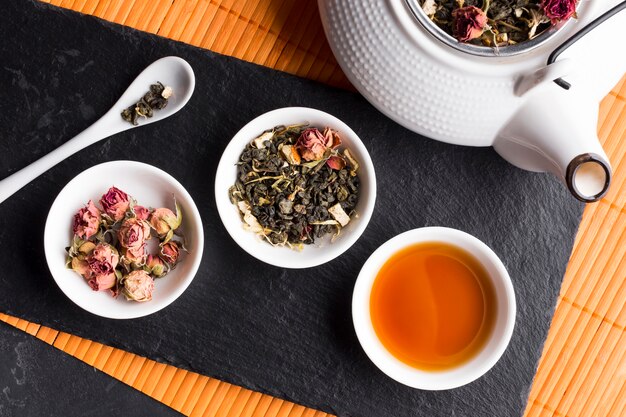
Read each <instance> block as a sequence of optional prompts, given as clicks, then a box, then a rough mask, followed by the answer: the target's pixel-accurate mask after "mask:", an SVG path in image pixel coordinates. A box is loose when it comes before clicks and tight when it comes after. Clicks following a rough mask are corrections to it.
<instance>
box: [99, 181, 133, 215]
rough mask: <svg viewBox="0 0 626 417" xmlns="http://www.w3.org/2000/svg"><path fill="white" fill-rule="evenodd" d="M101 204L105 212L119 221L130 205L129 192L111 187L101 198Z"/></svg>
mask: <svg viewBox="0 0 626 417" xmlns="http://www.w3.org/2000/svg"><path fill="white" fill-rule="evenodd" d="M100 205H101V206H102V208H103V209H104V212H105V213H106V214H108V215H109V216H111V218H112V219H113V220H114V221H116V222H117V221H120V220H122V219H123V218H124V214H125V213H126V210H128V207H129V206H130V201H129V200H128V194H126V193H125V192H124V191H122V190H120V189H119V188H117V187H111V188H109V191H107V192H106V194H104V195H103V196H102V198H101V199H100Z"/></svg>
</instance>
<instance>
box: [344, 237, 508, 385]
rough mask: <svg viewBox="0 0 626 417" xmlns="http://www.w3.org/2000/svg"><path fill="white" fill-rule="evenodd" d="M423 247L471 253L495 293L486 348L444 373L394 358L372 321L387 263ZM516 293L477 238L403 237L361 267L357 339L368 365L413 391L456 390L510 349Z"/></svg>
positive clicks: (356, 300)
mask: <svg viewBox="0 0 626 417" xmlns="http://www.w3.org/2000/svg"><path fill="white" fill-rule="evenodd" d="M421 242H445V243H451V244H453V245H456V246H458V247H461V248H462V249H465V250H466V251H468V252H469V253H471V254H472V255H473V256H474V257H475V258H476V259H477V260H478V261H479V262H481V264H482V265H483V266H484V267H485V269H486V270H487V272H488V275H489V276H490V278H491V279H492V282H493V284H494V288H495V290H496V302H497V310H498V313H497V318H496V323H495V325H494V329H493V330H492V333H491V336H490V339H489V341H488V342H487V344H486V345H485V346H484V347H483V349H482V350H481V351H480V352H479V353H478V354H477V355H476V356H474V357H473V358H472V359H470V360H469V361H468V362H466V363H463V364H461V365H460V366H458V367H455V368H452V369H450V370H445V371H436V372H435V371H424V370H420V369H417V368H414V367H411V366H409V365H407V364H405V363H404V362H402V361H400V360H399V359H397V358H396V357H395V356H393V355H392V354H391V353H390V352H389V351H388V350H387V349H386V348H385V347H384V346H383V344H382V343H381V342H380V340H379V339H378V337H377V335H376V332H375V330H374V327H373V325H372V321H371V317H370V296H371V290H372V285H373V283H374V281H375V279H376V276H377V274H378V271H379V270H380V268H381V267H382V266H383V265H384V263H385V262H386V261H387V260H388V259H389V258H390V256H392V255H393V254H394V253H397V252H398V251H399V250H401V249H403V248H405V247H407V246H410V245H413V244H416V243H421ZM515 317H516V301H515V291H514V289H513V284H512V282H511V278H510V277H509V274H508V272H507V270H506V268H505V267H504V265H503V264H502V261H501V260H500V258H498V256H497V255H496V254H495V252H493V250H491V248H489V247H488V246H487V245H486V244H485V243H483V242H482V241H481V240H479V239H478V238H476V237H474V236H472V235H470V234H468V233H465V232H462V231H460V230H457V229H451V228H447V227H423V228H418V229H413V230H409V231H407V232H404V233H401V234H399V235H397V236H395V237H394V238H392V239H390V240H388V241H387V242H385V243H384V244H383V245H381V246H380V247H379V248H378V249H376V251H374V253H372V255H371V256H370V257H369V258H368V260H367V261H366V262H365V264H364V265H363V268H362V269H361V272H360V273H359V276H358V278H357V281H356V284H355V286H354V293H353V296H352V320H353V324H354V328H355V331H356V334H357V338H358V339H359V342H360V344H361V346H362V347H363V350H364V351H365V353H366V354H367V356H368V357H369V358H370V360H371V361H372V362H373V363H374V364H375V365H376V366H377V367H378V368H379V369H380V370H381V371H383V372H384V373H385V374H387V375H388V376H389V377H390V378H392V379H394V380H396V381H398V382H400V383H402V384H404V385H407V386H409V387H412V388H419V389H422V390H429V391H437V390H446V389H452V388H457V387H460V386H462V385H465V384H468V383H470V382H472V381H474V380H476V379H478V378H480V377H481V376H482V375H484V374H485V373H487V371H489V370H490V369H491V368H492V367H493V366H494V365H495V364H496V362H498V360H499V359H500V357H501V356H502V354H503V353H504V351H505V350H506V348H507V346H508V344H509V342H510V340H511V336H512V334H513V328H514V326H515Z"/></svg>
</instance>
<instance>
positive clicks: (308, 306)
mask: <svg viewBox="0 0 626 417" xmlns="http://www.w3.org/2000/svg"><path fill="white" fill-rule="evenodd" d="M0 39H1V43H0V56H1V57H2V58H1V61H0V62H1V65H0V91H1V92H2V93H1V97H2V100H0V178H3V177H5V176H7V175H9V174H10V173H12V172H15V171H16V170H18V169H20V168H22V167H24V166H26V165H27V164H28V163H30V162H33V161H34V160H35V159H37V158H39V157H41V156H43V155H44V154H46V153H47V152H49V151H51V150H52V149H54V148H55V147H57V146H59V145H60V144H62V143H63V142H65V141H67V140H68V139H70V138H71V137H72V136H74V135H75V134H77V133H79V132H80V131H81V130H83V129H84V128H86V127H87V126H89V125H90V124H91V123H92V122H94V121H95V120H96V119H97V118H98V117H99V116H100V115H101V114H104V112H105V111H106V110H108V108H109V107H110V106H111V104H112V103H114V102H115V101H116V99H117V98H118V97H119V95H121V93H122V92H123V91H124V90H125V88H126V86H127V85H128V84H129V83H130V82H131V81H132V80H133V78H134V77H135V76H136V75H137V74H138V73H139V72H140V71H141V70H142V69H143V68H144V67H145V66H147V65H148V64H150V63H151V62H152V61H154V60H156V59H158V58H160V57H163V56H167V55H178V56H181V57H183V58H185V59H186V60H188V61H189V63H190V64H191V65H192V67H193V69H194V71H195V73H196V77H197V84H196V92H195V93H194V96H193V97H192V98H191V100H190V102H189V103H188V105H187V107H186V108H185V109H184V110H182V111H181V112H179V113H178V114H176V115H175V116H173V117H171V118H169V119H168V120H167V121H165V122H162V123H157V124H153V125H149V126H146V127H142V128H140V129H133V130H131V131H128V132H126V133H123V134H119V135H116V136H115V137H114V138H111V139H110V140H107V141H103V142H100V143H97V144H95V145H93V146H91V147H89V148H87V149H85V150H83V151H82V152H80V153H78V154H76V155H74V156H73V157H71V158H70V159H68V160H66V161H64V162H62V163H61V164H59V165H58V166H56V167H55V168H53V169H51V170H50V171H49V172H47V173H46V174H45V175H43V176H41V177H40V178H38V179H37V180H35V181H33V182H32V183H31V184H29V185H28V186H26V187H25V188H24V189H22V190H21V191H19V192H18V193H16V194H15V195H14V196H13V197H11V198H10V199H8V200H7V201H6V202H4V203H3V204H2V205H0V260H1V261H2V265H4V266H5V267H4V269H3V271H2V272H0V309H1V310H3V311H5V312H7V313H10V314H14V315H17V316H19V317H22V318H25V319H30V320H32V321H35V322H37V323H43V324H46V325H49V326H50V327H53V328H55V329H59V330H64V331H68V332H70V333H74V334H77V335H80V336H83V337H87V338H90V339H94V340H98V341H101V342H104V343H107V344H110V345H113V346H116V347H119V348H123V349H126V350H129V351H132V352H135V353H139V354H142V355H145V356H148V357H150V358H153V359H157V360H160V361H163V362H166V363H170V364H174V365H177V366H181V367H184V368H187V369H191V370H194V371H198V372H200V373H202V374H205V375H209V376H213V377H216V378H219V379H222V380H226V381H228V382H232V383H235V384H238V385H242V386H245V387H247V388H251V389H254V390H258V391H262V392H265V393H269V394H272V395H275V396H278V397H281V398H286V399H289V400H292V401H295V402H297V403H300V404H304V405H307V406H311V407H314V408H318V409H322V410H324V411H327V412H333V413H336V414H339V415H341V416H360V417H374V416H375V417H385V416H389V417H404V416H451V415H455V416H473V417H482V416H484V417H487V416H489V417H492V416H498V417H507V416H519V415H521V414H522V412H523V408H524V405H525V403H526V398H527V394H528V389H529V387H530V383H531V381H532V377H533V375H534V372H535V368H536V364H537V361H538V359H539V356H540V353H541V349H542V345H543V341H544V339H545V336H546V332H547V329H548V326H549V323H550V318H551V315H552V311H553V307H554V303H555V300H556V297H557V294H558V290H559V287H560V282H561V278H562V276H563V273H564V271H565V267H566V264H567V261H568V258H569V254H570V250H571V247H572V243H573V239H574V235H575V232H576V229H577V227H578V222H579V220H580V215H581V213H582V207H583V206H582V205H581V204H579V203H577V202H576V201H574V199H573V198H571V197H570V196H569V195H568V193H567V191H566V190H565V188H564V187H563V186H561V185H560V184H559V183H558V182H557V180H556V179H555V178H553V177H550V176H548V175H543V174H532V173H528V172H523V171H521V170H518V169H516V168H514V167H512V166H511V165H509V164H507V163H506V162H505V161H503V160H502V159H500V158H499V157H498V156H497V154H496V153H495V152H494V151H493V150H491V149H484V148H483V149H476V148H464V147H458V146H451V145H447V144H443V143H439V142H435V141H430V140H426V139H424V138H421V137H419V136H418V135H416V134H413V133H411V132H409V131H407V130H406V129H404V128H402V127H400V126H398V125H397V124H395V123H393V122H392V121H390V120H388V119H386V118H385V117H384V116H382V115H381V114H380V113H378V112H377V111H376V110H375V109H374V108H372V107H371V106H370V105H369V104H368V103H367V102H366V101H365V100H364V99H363V98H362V97H360V96H359V95H357V94H354V93H350V92H345V91H341V90H336V89H332V88H329V87H327V86H324V85H321V84H318V83H315V82H312V81H308V80H304V79H299V78H296V77H293V76H290V75H287V74H283V73H280V72H277V71H273V70H270V69H266V68H262V67H259V66H255V65H252V64H248V63H244V62H242V61H239V60H236V59H232V58H229V57H224V56H220V55H216V54H214V53H211V52H208V51H203V50H199V49H196V48H193V47H189V46H186V45H183V44H179V43H175V42H171V41H168V40H165V39H162V38H158V37H154V36H151V35H148V34H144V33H139V32H136V31H134V30H132V29H128V28H124V27H120V26H114V25H111V24H108V23H106V22H102V21H100V20H98V19H95V18H91V17H86V16H80V15H79V14H76V13H73V12H67V11H61V10H59V9H55V8H51V7H48V6H45V5H41V4H35V3H29V2H25V1H9V2H6V1H3V2H0ZM284 106H309V107H315V108H319V109H321V110H324V111H327V112H329V113H331V114H334V115H336V116H337V117H339V118H340V119H342V120H344V121H345V122H346V123H347V124H348V125H350V126H351V127H352V128H353V129H354V130H355V131H356V132H357V134H359V135H360V136H361V138H362V139H363V141H364V142H365V145H366V147H367V148H368V150H369V152H370V154H371V157H372V160H373V162H374V165H375V167H376V175H377V180H378V199H377V205H376V209H375V212H374V215H373V217H372V220H371V222H370V225H369V227H368V228H367V230H366V232H365V233H364V235H363V236H362V237H361V239H360V240H359V241H358V242H357V243H356V244H355V245H354V246H353V247H352V248H351V249H350V250H348V251H347V252H346V253H345V254H344V255H342V256H341V257H339V258H338V259H335V260H334V261H332V262H329V263H328V264H326V265H323V266H320V267H317V268H312V269H308V270H298V271H291V270H282V269H278V268H275V267H271V266H268V265H265V264H263V263H261V262H260V261H257V260H256V259H253V258H252V257H250V256H249V255H247V254H246V253H245V252H243V251H242V250H241V249H240V248H239V247H238V246H237V245H236V244H235V243H234V242H233V241H232V240H231V238H230V237H229V236H228V234H227V233H226V231H225V229H224V227H223V225H222V224H221V221H220V220H219V218H218V214H217V211H216V208H215V201H214V197H213V191H214V190H213V184H214V174H215V169H216V167H217V163H218V160H219V157H220V156H221V153H222V151H223V149H224V148H225V146H226V144H227V142H228V140H229V139H230V138H231V137H232V136H233V135H234V134H235V133H236V132H237V130H239V128H241V127H242V126H243V125H244V124H245V123H247V122H248V121H249V120H251V119H252V118H254V117H255V116H257V115H259V114H261V113H263V112H266V111H268V110H272V109H275V108H278V107H284ZM117 159H135V160H138V161H142V162H146V163H149V164H152V165H154V166H157V167H159V168H161V169H164V170H165V171H167V172H169V173H170V174H172V175H173V176H174V177H175V178H177V179H178V180H179V181H180V182H181V183H182V184H183V185H184V186H185V187H186V188H187V190H188V191H189V192H190V194H191V195H192V197H193V198H194V200H195V202H196V204H197V206H198V208H199V210H200V213H201V215H202V217H203V221H204V229H205V238H206V239H205V242H206V243H205V244H206V247H205V252H204V256H203V263H202V265H201V267H200V270H199V272H198V274H197V276H196V278H195V280H194V281H193V283H192V284H191V286H190V287H189V289H188V290H187V291H186V292H185V293H184V294H183V295H182V296H181V297H180V298H179V299H178V301H176V302H175V303H174V304H172V305H171V306H169V307H168V308H166V309H164V310H162V311H161V312H159V313H156V314H154V315H152V316H149V317H146V318H141V319H134V320H128V321H114V320H108V319H103V318H99V317H96V316H93V315H91V314H89V313H87V312H85V311H83V310H81V309H80V308H78V307H77V306H75V305H74V304H72V303H71V302H70V301H69V300H68V299H67V298H66V297H65V296H64V295H63V293H62V292H61V291H60V290H59V289H58V287H57V286H56V284H55V283H54V281H53V279H52V277H51V276H50V273H49V272H48V269H47V267H46V263H45V257H44V253H43V244H42V240H43V239H42V237H43V229H44V223H45V220H46V216H47V212H48V210H49V208H50V205H51V204H52V201H53V200H54V198H55V197H56V195H57V193H58V192H59V191H60V190H61V188H62V187H63V186H64V185H65V184H66V183H67V182H68V181H69V180H70V179H72V178H73V177H74V176H75V175H77V174H78V173H80V172H81V171H83V170H85V169H87V168H89V167H91V166H93V165H96V164H98V163H101V162H104V161H109V160H117ZM224 192H226V190H224ZM433 225H440V226H449V227H455V228H459V229H461V230H464V231H466V232H469V233H471V234H473V235H475V236H477V237H478V238H480V239H481V240H483V241H484V242H485V243H487V245H489V246H490V247H491V248H493V249H494V251H495V252H496V253H497V254H498V255H499V256H500V257H501V258H502V260H503V262H504V264H505V265H506V267H507V268H508V270H509V273H510V275H511V278H512V280H513V284H514V287H515V291H516V296H517V302H518V313H517V321H516V327H515V332H514V334H513V338H512V340H511V344H510V346H509V348H508V349H507V351H506V353H505V354H504V356H503V357H502V359H501V360H500V361H499V362H498V364H497V365H496V366H495V367H494V368H493V369H492V370H491V371H490V372H489V373H487V374H486V375H485V376H484V377H482V378H480V379H479V380H478V381H476V382H474V383H471V384H469V385H467V386H465V387H462V388H459V389H455V390H451V391H443V392H425V391H420V390H414V389H411V388H407V387H405V386H403V385H400V384H398V383H396V382H394V381H393V380H391V379H389V378H387V377H386V376H385V375H384V374H382V372H380V371H379V370H378V369H377V368H376V367H374V365H373V364H372V363H371V362H370V361H369V360H368V358H367V357H366V356H365V354H364V352H363V351H362V349H361V347H360V346H359V344H358V341H357V339H356V335H355V333H354V330H353V327H352V322H351V314H350V302H351V294H352V288H353V285H354V281H355V279H356V277H357V274H358V272H359V270H360V267H361V265H362V264H363V262H364V261H365V260H366V259H367V257H368V256H369V255H370V254H371V253H372V252H373V250H375V249H376V248H377V247H378V246H379V245H381V244H382V243H383V242H385V241H386V240H388V239H389V238H391V237H393V236H394V235H396V234H398V233H401V232H404V231H406V230H409V229H412V228H416V227H421V226H433ZM2 360H4V359H2ZM42 364H43V362H42ZM51 366H52V364H51ZM39 377H40V378H42V379H45V378H46V375H45V373H42V374H41V375H40V376H39ZM59 377H60V378H67V379H71V378H72V374H71V373H68V374H65V375H60V376H59ZM60 396H61V397H63V393H61V394H60ZM68 413H69V414H72V410H68ZM75 414H76V415H79V414H80V413H79V412H76V413H75Z"/></svg>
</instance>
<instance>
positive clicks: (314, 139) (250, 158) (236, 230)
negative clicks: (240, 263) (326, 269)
mask: <svg viewBox="0 0 626 417" xmlns="http://www.w3.org/2000/svg"><path fill="white" fill-rule="evenodd" d="M215 199H216V203H217V209H218V212H219V215H220V218H221V219H222V222H223V223H224V226H225V227H226V230H227V231H228V233H229V234H230V235H231V237H232V238H233V239H234V240H235V242H236V243H237V244H239V246H241V248H242V249H244V250H245V251H246V252H248V253H249V254H250V255H252V256H254V257H255V258H257V259H259V260H261V261H263V262H266V263H268V264H271V265H275V266H279V267H283V268H308V267H312V266H316V265H320V264H323V263H326V262H328V261H330V260H332V259H334V258H336V257H337V256H339V255H341V254H342V253H343V252H344V251H346V250H347V249H348V248H349V247H350V246H352V244H354V242H356V240H357V239H358V238H359V237H360V236H361V234H362V233H363V231H364V230H365V228H366V226H367V223H368V222H369V220H370V218H371V215H372V212H373V210H374V203H375V200H376V177H375V174H374V166H373V164H372V160H371V158H370V156H369V154H368V152H367V149H366V148H365V145H364V144H363V142H362V141H361V140H360V139H359V137H358V136H357V134H356V133H355V132H354V131H353V130H352V129H351V128H350V127H349V126H348V125H346V124H345V123H343V122H342V121H341V120H339V119H337V118H336V117H334V116H332V115H330V114H328V113H325V112H323V111H320V110H315V109H310V108H304V107H287V108H282V109H278V110H273V111H270V112H268V113H265V114H263V115H261V116H259V117H257V118H256V119H254V120H252V121H251V122H249V123H248V124H247V125H245V126H244V127H243V128H242V129H241V130H240V131H239V132H238V133H237V134H236V135H235V136H234V137H233V139H232V140H231V141H230V143H229V144H228V146H227V147H226V149H225V150H224V154H223V155H222V158H221V160H220V163H219V165H218V168H217V173H216V179H215Z"/></svg>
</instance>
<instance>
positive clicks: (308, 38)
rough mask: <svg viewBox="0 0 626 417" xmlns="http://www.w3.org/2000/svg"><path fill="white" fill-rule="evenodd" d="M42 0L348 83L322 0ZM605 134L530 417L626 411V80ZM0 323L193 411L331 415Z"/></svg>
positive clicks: (19, 323)
mask: <svg viewBox="0 0 626 417" xmlns="http://www.w3.org/2000/svg"><path fill="white" fill-rule="evenodd" d="M43 1H45V2H47V3H52V4H54V5H57V6H61V7H66V8H70V9H73V10H77V11H80V12H83V13H86V14H92V15H94V16H98V17H101V18H103V19H106V20H110V21H113V22H116V23H120V24H124V25H127V26H131V27H134V28H137V29H140V30H144V31H147V32H151V33H155V34H159V35H161V36H165V37H168V38H172V39H175V40H179V41H182V42H186V43H190V44H193V45H196V46H199V47H202V48H207V49H211V50H213V51H216V52H219V53H223V54H227V55H232V56H235V57H237V58H241V59H244V60H247V61H250V62H255V63H258V64H261V65H266V66H268V67H272V68H275V69H278V70H282V71H287V72H290V73H292V74H296V75H299V76H302V77H307V78H311V79H315V80H318V81H321V82H325V83H328V84H331V85H335V86H339V87H344V88H351V87H350V85H349V83H348V81H347V80H346V78H345V76H344V75H343V73H342V72H341V69H340V68H339V66H338V65H337V63H336V61H335V59H334V58H333V56H332V53H331V51H330V48H329V46H328V44H327V42H326V40H325V37H324V33H323V30H322V27H321V23H320V21H319V16H318V14H317V2H316V1H315V0H248V1H245V0H43ZM598 131H599V136H600V139H601V141H602V142H603V145H604V148H605V150H606V151H607V154H608V155H609V158H610V159H611V161H612V163H613V168H614V171H615V178H614V183H613V186H612V189H611V191H610V193H609V194H608V196H607V197H606V198H604V199H603V200H602V201H601V202H599V203H596V204H592V205H588V206H587V208H586V209H585V213H584V215H583V220H582V223H581V226H580V230H579V232H578V236H577V238H576V242H575V244H574V250H573V253H572V256H571V258H570V262H569V266H568V269H567V272H566V274H565V278H564V281H563V285H562V288H561V293H560V296H559V299H558V302H557V308H556V311H555V315H554V318H553V321H552V325H551V328H550V331H549V334H548V338H547V341H546V343H545V346H544V350H543V355H542V358H541V360H540V363H539V367H538V370H537V374H536V376H535V381H534V383H533V386H532V389H531V391H530V395H529V400H528V406H527V408H526V411H525V417H548V416H558V417H583V416H584V417H587V416H589V417H591V416H598V417H623V416H625V415H626V332H625V328H626V256H625V254H626V78H625V79H623V80H622V81H621V82H620V83H619V84H618V85H617V86H616V87H615V89H614V90H613V91H612V92H611V93H610V94H609V95H608V96H607V97H606V98H605V99H604V101H603V102H602V104H601V106H600V122H599V124H598ZM529 279H532V277H529ZM0 320H3V321H5V322H7V323H9V324H12V325H14V326H15V327H17V328H20V329H22V330H24V331H26V332H28V333H30V334H32V335H34V336H36V337H38V338H39V339H41V340H44V341H45V342H47V343H49V344H51V345H53V346H54V347H56V348H58V349H61V350H63V351H65V352H66V353H68V354H70V355H73V356H75V357H77V358H78V359H81V360H83V361H85V362H86V363H88V364H90V365H92V366H94V367H95V368H98V369H100V370H102V371H104V372H105V373H107V374H109V375H112V376H113V377H115V378H117V379H119V380H121V381H123V382H125V383H126V384H128V385H130V386H132V387H134V388H136V389H138V390H141V391H142V392H144V393H146V394H147V395H150V396H152V397H153V398H155V399H157V400H159V401H162V402H163V403H165V404H167V405H169V406H171V407H172V408H174V409H176V410H178V411H180V412H182V413H183V414H185V415H190V416H229V417H243V416H258V417H261V416H266V417H274V416H283V417H305V416H306V417H311V416H316V417H322V416H327V414H325V413H322V412H319V411H315V410H311V409H307V408H304V407H302V406H299V405H295V404H293V403H290V402H287V401H283V400H280V399H277V398H272V397H270V396H267V395H263V394H260V393H256V392H252V391H249V390H246V389H243V388H240V387H237V386H234V385H231V384H228V383H225V382H221V381H218V380H215V379H212V378H208V377H206V376H201V375H198V374H195V373H193V372H188V371H185V370H182V369H177V368H175V367H172V366H168V365H164V364H160V363H156V362H154V361H152V360H149V359H146V358H143V357H140V356H137V355H134V354H131V353H128V352H124V351H121V350H118V349H113V348H111V347H109V346H105V345H102V344H100V343H96V342H92V341H89V340H86V339H81V338H79V337H76V336H73V335H70V334H67V333H63V332H58V331H56V330H53V329H50V328H47V327H43V326H39V325H37V324H35V323H29V322H26V321H24V320H21V319H18V318H15V317H10V316H7V315H5V314H0Z"/></svg>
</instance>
